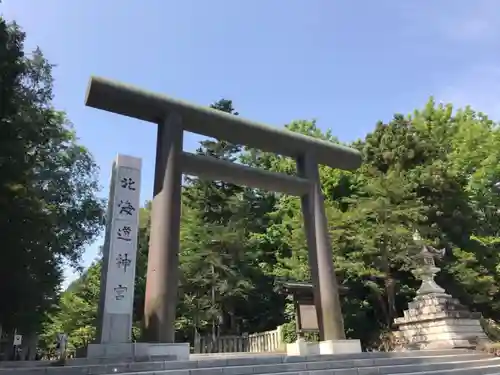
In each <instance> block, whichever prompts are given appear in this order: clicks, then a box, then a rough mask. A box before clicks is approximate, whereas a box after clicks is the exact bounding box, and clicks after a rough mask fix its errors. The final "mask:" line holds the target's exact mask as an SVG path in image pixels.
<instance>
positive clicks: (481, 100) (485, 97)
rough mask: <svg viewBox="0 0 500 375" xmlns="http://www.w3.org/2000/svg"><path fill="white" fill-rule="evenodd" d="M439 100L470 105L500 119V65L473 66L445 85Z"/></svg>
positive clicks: (459, 105)
mask: <svg viewBox="0 0 500 375" xmlns="http://www.w3.org/2000/svg"><path fill="white" fill-rule="evenodd" d="M436 99H437V100H440V101H444V102H451V103H453V104H454V105H455V106H457V107H465V106H466V105H470V106H471V107H473V108H474V109H475V110H478V111H481V112H484V113H486V114H487V115H488V116H489V117H491V118H492V119H494V120H497V121H499V120H500V66H496V65H482V66H475V67H472V68H471V69H470V70H469V71H467V72H465V73H464V74H462V75H461V76H460V77H459V78H458V79H457V80H456V81H455V82H454V83H452V84H450V85H449V86H447V87H445V88H444V89H443V90H441V92H440V93H439V94H438V95H437V97H436Z"/></svg>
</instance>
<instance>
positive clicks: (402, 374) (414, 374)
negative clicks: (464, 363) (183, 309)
mask: <svg viewBox="0 0 500 375" xmlns="http://www.w3.org/2000/svg"><path fill="white" fill-rule="evenodd" d="M488 369H498V372H495V373H491V372H486V373H485V372H481V375H483V374H489V375H500V366H498V365H488V366H477V367H467V368H454V369H444V370H430V371H426V372H425V373H423V372H421V371H420V372H399V373H394V374H387V375H432V374H437V375H440V374H451V373H456V372H458V373H459V374H460V373H462V372H465V374H468V373H469V372H470V371H472V370H488ZM155 375H156V374H155ZM273 375H277V374H273ZM287 375H289V374H287ZM301 375H302V374H301ZM303 375H307V374H303ZM333 375H335V374H333Z"/></svg>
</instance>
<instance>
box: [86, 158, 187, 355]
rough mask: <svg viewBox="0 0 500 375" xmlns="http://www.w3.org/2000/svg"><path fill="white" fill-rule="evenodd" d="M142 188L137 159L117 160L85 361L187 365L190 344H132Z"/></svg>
mask: <svg viewBox="0 0 500 375" xmlns="http://www.w3.org/2000/svg"><path fill="white" fill-rule="evenodd" d="M140 188H141V159H139V158H135V157H132V156H126V155H118V156H117V158H116V160H115V162H114V163H113V169H112V173H111V187H110V194H109V202H108V210H107V214H106V235H105V240H104V246H103V250H102V253H103V259H102V272H101V293H100V301H99V310H98V321H97V342H96V343H94V344H90V345H89V346H88V347H87V357H88V358H116V359H120V360H136V361H144V360H166V359H180V360H187V359H189V343H180V344H159V343H154V342H140V343H136V342H132V315H133V305H134V283H135V267H136V259H137V232H138V227H139V208H140ZM161 250H166V249H163V248H162V249H161Z"/></svg>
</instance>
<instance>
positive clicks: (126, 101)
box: [86, 77, 361, 343]
mask: <svg viewBox="0 0 500 375" xmlns="http://www.w3.org/2000/svg"><path fill="white" fill-rule="evenodd" d="M86 105H87V106H90V107H94V108H97V109H102V110H105V111H109V112H114V113H117V114H120V115H125V116H129V117H133V118H136V119H139V120H144V121H148V122H152V123H155V124H157V125H158V133H157V141H156V164H155V178H154V192H153V194H154V197H153V205H152V213H151V216H152V217H151V234H150V243H149V257H148V271H147V282H146V296H145V308H144V320H145V321H144V323H145V335H144V339H145V340H146V341H148V342H160V343H169V342H174V333H175V328H174V321H175V313H176V304H177V288H178V279H179V276H178V269H179V264H178V263H179V261H178V253H179V231H180V213H181V212H180V211H181V182H182V174H183V173H184V174H187V175H196V176H198V177H200V178H204V179H209V180H214V179H216V180H219V179H220V180H225V181H227V182H230V183H234V184H239V185H245V186H250V187H255V188H261V189H265V190H270V191H276V192H283V193H287V194H291V195H296V196H300V197H301V203H302V214H303V217H304V227H305V234H306V239H307V246H308V254H309V266H310V268H311V276H312V283H313V286H314V300H315V305H316V312H317V315H318V323H319V328H320V336H321V339H322V340H341V339H345V332H344V323H343V318H342V311H341V305H340V299H339V291H338V284H337V279H336V276H335V269H334V266H333V260H332V246H331V243H330V238H329V235H328V225H327V220H326V216H325V208H324V202H323V195H322V192H321V186H320V180H319V170H318V164H325V165H328V166H330V167H332V168H339V169H344V170H353V169H356V168H358V167H359V166H360V165H361V155H360V153H359V152H358V151H356V150H354V149H351V148H348V147H344V146H341V145H338V144H334V143H331V142H327V141H323V140H320V139H316V138H313V137H309V136H305V135H302V134H298V133H295V132H292V131H289V130H287V129H278V128H273V127H269V126H266V125H262V124H259V123H256V122H253V121H249V120H245V119H243V118H241V117H239V116H234V115H230V114H227V113H224V112H222V111H218V110H215V109H210V108H207V107H201V106H196V105H193V104H190V103H186V102H183V101H180V100H176V99H172V98H169V97H167V96H164V95H160V94H155V93H152V92H148V91H143V90H141V89H138V88H136V87H133V86H130V85H125V84H121V83H119V82H115V81H112V80H108V79H105V78H100V77H92V78H91V79H90V83H89V86H88V89H87V96H86ZM184 130H186V131H190V132H193V133H197V134H201V135H204V136H207V137H214V138H217V139H221V140H226V141H228V142H231V143H234V144H240V145H245V146H248V147H251V148H256V149H259V150H262V151H266V152H273V153H276V154H280V155H285V156H289V157H292V158H294V159H295V160H296V162H297V171H298V176H288V175H285V174H281V173H273V172H269V171H264V170H260V169H257V168H251V167H248V166H244V165H239V164H234V163H231V162H227V161H223V160H217V159H215V158H211V157H208V156H201V155H195V154H192V153H188V152H184V151H183V150H182V145H183V142H182V141H183V133H184Z"/></svg>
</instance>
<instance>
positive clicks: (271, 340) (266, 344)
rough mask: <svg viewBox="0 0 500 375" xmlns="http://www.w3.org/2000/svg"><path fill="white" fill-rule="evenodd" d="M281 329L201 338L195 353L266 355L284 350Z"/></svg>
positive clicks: (195, 347) (196, 343) (195, 346)
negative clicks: (265, 353)
mask: <svg viewBox="0 0 500 375" xmlns="http://www.w3.org/2000/svg"><path fill="white" fill-rule="evenodd" d="M281 336H282V333H281V327H278V328H276V329H275V330H273V331H267V332H260V333H252V334H250V335H248V334H247V335H241V336H219V337H217V338H216V339H215V340H213V339H212V337H211V336H206V337H200V338H199V339H198V340H197V342H195V345H194V352H195V353H202V354H203V353H241V352H247V353H264V352H277V351H280V350H282V349H283V347H284V344H283V342H282V337H281Z"/></svg>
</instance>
